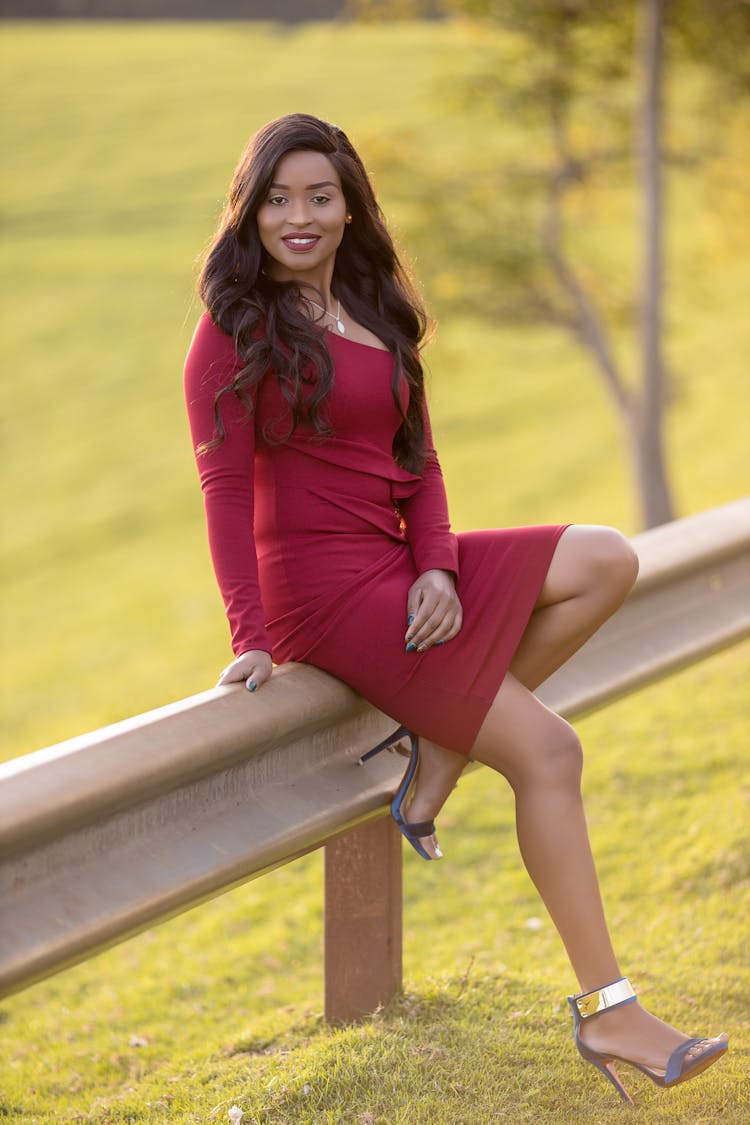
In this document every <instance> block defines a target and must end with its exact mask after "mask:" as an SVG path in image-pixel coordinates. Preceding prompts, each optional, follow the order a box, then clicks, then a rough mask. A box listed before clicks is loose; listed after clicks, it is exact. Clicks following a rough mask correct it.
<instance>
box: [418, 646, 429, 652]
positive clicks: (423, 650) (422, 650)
mask: <svg viewBox="0 0 750 1125" xmlns="http://www.w3.org/2000/svg"><path fill="white" fill-rule="evenodd" d="M428 648H429V645H420V646H419V648H418V649H417V652H427V649H428Z"/></svg>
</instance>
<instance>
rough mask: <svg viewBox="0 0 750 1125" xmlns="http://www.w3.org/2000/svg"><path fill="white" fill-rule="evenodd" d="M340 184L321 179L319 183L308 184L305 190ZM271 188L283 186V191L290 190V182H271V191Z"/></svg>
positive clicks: (336, 186)
mask: <svg viewBox="0 0 750 1125" xmlns="http://www.w3.org/2000/svg"><path fill="white" fill-rule="evenodd" d="M338 186H339V185H338V184H335V183H334V182H333V180H321V181H320V183H319V184H308V185H307V187H306V188H305V191H312V190H313V188H322V187H332V188H338ZM271 188H281V190H282V191H289V184H271V186H270V187H269V189H268V190H269V191H270V190H271Z"/></svg>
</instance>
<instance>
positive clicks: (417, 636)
mask: <svg viewBox="0 0 750 1125" xmlns="http://www.w3.org/2000/svg"><path fill="white" fill-rule="evenodd" d="M449 613H450V618H449V620H448V621H447V623H446V628H445V632H447V630H448V628H450V625H451V624H452V623H453V615H452V613H451V611H450V607H446V606H443V605H442V604H438V605H437V606H435V608H434V609H433V611H432V613H430V615H429V616H428V617H427V618H426V619H425V620H424V621H422V622H421V623H419V621H418V620H417V621H415V623H414V626H413V627H412V628H415V629H416V631H415V632H413V633H412V637H411V644H413V645H414V647H415V648H419V647H420V645H423V644H425V643H426V642H428V641H429V640H430V639H431V638H434V639H439V638H440V637H441V636H442V635H443V633H442V632H440V630H441V627H442V625H443V623H444V622H445V620H446V617H447V616H448V614H449ZM418 624H419V628H417V625H418Z"/></svg>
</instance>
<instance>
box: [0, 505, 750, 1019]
mask: <svg viewBox="0 0 750 1125" xmlns="http://www.w3.org/2000/svg"><path fill="white" fill-rule="evenodd" d="M633 543H634V546H635V547H636V550H637V551H638V555H639V557H640V560H641V570H640V576H639V579H638V582H637V584H636V587H635V589H634V591H633V593H632V594H631V596H630V598H629V599H628V601H627V602H626V604H625V605H624V606H623V608H622V609H621V610H620V612H619V613H618V614H617V615H616V616H615V617H614V618H612V619H611V620H610V621H609V622H607V624H606V625H605V626H604V627H603V628H602V629H601V630H600V631H599V632H598V633H597V635H596V636H595V637H593V638H592V639H591V640H590V641H589V642H588V643H587V644H586V645H585V646H584V647H583V648H582V649H581V650H580V652H579V653H577V654H576V656H575V657H574V658H573V659H572V660H570V661H569V662H568V664H566V666H565V667H564V668H563V669H561V670H560V672H558V673H556V674H555V675H554V676H552V677H550V679H549V680H548V681H547V682H546V683H545V684H544V685H543V686H542V688H540V690H539V693H538V694H539V696H540V697H541V698H542V699H543V700H544V702H545V703H547V704H548V705H549V706H551V707H553V708H554V709H555V710H557V711H559V712H560V713H561V714H564V715H566V716H567V717H573V716H576V715H580V714H581V713H583V712H585V711H589V710H592V709H593V708H595V707H598V706H601V705H603V704H604V703H606V702H608V701H610V700H612V699H614V698H616V697H618V696H620V695H622V694H624V693H626V692H630V691H633V690H634V689H636V688H637V687H639V686H641V685H642V684H644V683H647V682H649V681H651V680H653V679H656V678H657V677H659V676H662V675H664V674H666V673H668V672H670V671H673V670H674V669H676V668H678V667H681V666H683V665H685V664H688V663H690V662H692V661H694V660H697V659H699V658H701V657H703V656H707V655H709V654H710V653H712V652H714V651H716V650H718V649H720V648H722V647H725V646H727V645H730V644H733V643H735V642H737V641H739V640H740V639H742V638H743V637H746V636H748V635H750V499H747V500H739V501H735V502H734V503H732V504H727V505H725V506H724V507H722V508H716V509H713V510H711V511H709V512H704V513H701V514H700V515H696V516H690V517H688V518H687V519H683V520H678V521H676V522H675V523H672V524H668V525H665V526H664V527H661V528H656V529H653V530H651V531H648V532H645V533H643V534H642V535H639V536H636V537H635V539H634V540H633ZM393 726H394V723H393V720H391V719H388V718H387V717H386V716H384V715H383V714H381V713H380V712H378V711H377V710H375V709H374V708H372V707H371V706H370V705H369V704H367V703H365V702H364V700H362V699H361V698H360V697H358V696H357V695H355V693H354V692H352V691H351V690H350V689H349V688H347V687H346V686H345V685H343V684H342V683H340V682H338V681H337V680H334V679H333V678H332V677H330V676H328V675H326V674H325V673H323V672H320V671H319V670H317V669H315V668H311V667H306V666H303V665H287V666H284V667H281V668H278V669H277V670H276V671H275V672H274V674H273V676H272V678H271V680H270V682H269V683H268V684H267V685H266V686H265V687H264V689H263V691H262V692H259V693H258V694H257V695H250V694H249V693H248V692H246V691H244V690H242V688H240V687H231V688H220V689H214V690H212V691H207V692H204V693H202V694H201V695H196V696H193V697H191V698H189V699H185V700H182V701H180V702H178V703H174V704H171V705H169V706H167V707H162V708H159V709H158V710H156V711H150V712H148V713H146V714H144V715H139V716H137V717H135V718H133V719H129V720H127V721H125V722H122V723H117V724H115V725H114V726H110V727H105V728H103V729H101V730H98V731H94V732H93V733H91V734H86V735H82V736H81V737H79V738H74V739H71V740H70V741H68V742H63V743H60V744H59V745H57V746H52V747H49V748H48V749H46V750H40V751H37V752H36V753H33V754H28V755H26V756H24V757H22V758H17V759H15V760H12V761H10V762H7V763H6V764H4V765H2V766H0V856H2V861H1V862H0V903H2V921H1V922H0V995H3V994H9V993H11V992H15V991H17V990H19V989H21V988H23V987H25V986H27V985H29V984H31V983H33V982H34V981H37V980H40V979H41V978H43V977H45V976H48V975H50V974H51V973H54V972H57V971H58V970H60V969H63V968H65V967H66V966H68V965H71V964H74V963H75V962H77V961H80V960H83V959H84V958H86V957H88V956H91V955H93V954H94V953H96V952H98V951H100V950H102V949H104V948H106V947H107V946H110V945H113V944H114V943H116V942H118V941H121V940H123V939H124V938H126V937H128V936H130V935H132V934H134V933H136V932H138V931H139V930H142V929H145V928H146V927H148V926H150V925H153V924H154V923H156V922H158V921H161V920H163V919H166V918H169V917H170V916H172V915H174V914H176V913H179V912H180V911H182V910H185V909H187V908H189V907H191V906H194V905H197V904H198V903H200V902H203V901H205V900H206V899H208V898H211V897H213V896H214V895H216V894H219V893H220V892H222V891H225V890H228V889H229V888H231V887H233V886H236V885H239V884H240V883H243V882H245V881H246V880H248V879H251V878H254V877H256V876H258V875H261V874H264V873H265V872H267V871H270V870H272V869H273V868H274V867H277V866H280V865H281V864H284V863H288V862H290V861H291V860H293V859H295V858H297V857H298V856H301V855H303V854H305V853H306V852H309V851H311V850H313V849H315V848H318V847H320V846H321V845H323V844H325V845H327V847H326V909H325V921H326V1014H327V1016H328V1018H329V1019H332V1020H346V1019H350V1018H355V1017H356V1016H357V1015H358V1014H361V1013H363V1012H366V1011H372V1010H373V1009H374V1007H375V1006H376V1005H377V1004H378V1003H379V1002H384V1001H386V1000H387V999H389V998H390V997H391V996H392V995H393V994H394V992H395V991H397V989H398V988H399V987H400V983H401V838H400V836H399V835H398V833H397V832H396V831H395V829H394V827H393V825H392V823H391V822H390V820H389V819H388V818H387V816H386V814H387V804H388V801H389V799H390V795H391V793H392V792H393V790H394V788H395V787H396V785H397V783H398V780H399V779H400V776H401V774H402V772H403V768H404V763H403V759H402V758H400V757H399V756H394V755H391V754H383V755H379V756H378V757H377V758H376V759H374V760H373V761H372V762H371V763H369V764H368V766H367V767H366V768H365V769H361V768H359V767H358V765H357V760H358V758H359V755H360V754H361V753H362V752H363V751H364V750H365V749H367V748H368V747H370V746H372V745H374V744H375V742H377V741H378V740H379V739H380V738H382V737H384V736H385V734H387V733H388V731H389V730H392V729H393ZM333 969H335V971H333ZM329 970H331V971H329Z"/></svg>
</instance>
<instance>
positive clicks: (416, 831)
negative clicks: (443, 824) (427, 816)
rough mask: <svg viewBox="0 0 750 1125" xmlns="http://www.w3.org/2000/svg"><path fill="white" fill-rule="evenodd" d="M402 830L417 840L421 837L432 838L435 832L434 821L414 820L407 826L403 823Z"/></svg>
mask: <svg viewBox="0 0 750 1125" xmlns="http://www.w3.org/2000/svg"><path fill="white" fill-rule="evenodd" d="M404 828H405V829H406V831H407V832H408V834H409V835H410V836H416V838H417V839H418V840H419V839H421V838H422V837H423V836H434V835H435V831H436V829H435V821H434V820H415V821H414V822H413V823H411V822H409V823H408V824H407V822H406V821H404Z"/></svg>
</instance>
